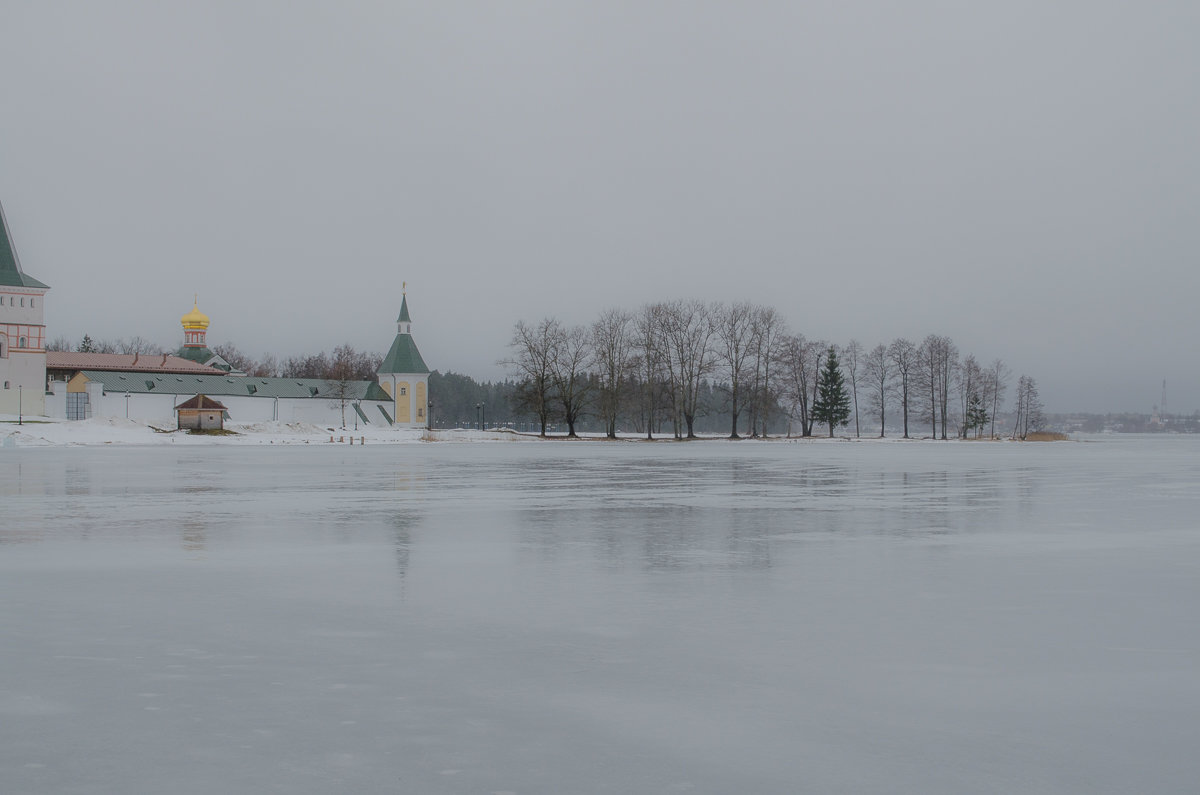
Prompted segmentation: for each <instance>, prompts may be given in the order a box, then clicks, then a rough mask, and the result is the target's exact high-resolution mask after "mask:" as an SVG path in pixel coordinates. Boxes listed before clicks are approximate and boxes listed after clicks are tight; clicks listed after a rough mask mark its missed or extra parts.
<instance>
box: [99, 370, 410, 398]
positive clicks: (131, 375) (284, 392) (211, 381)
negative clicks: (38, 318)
mask: <svg viewBox="0 0 1200 795" xmlns="http://www.w3.org/2000/svg"><path fill="white" fill-rule="evenodd" d="M80 372H82V373H83V374H84V376H86V377H87V379H88V380H89V381H92V382H94V383H99V384H103V385H104V391H105V392H130V393H133V394H146V395H151V394H156V393H162V394H169V395H195V394H205V395H209V396H214V395H229V396H239V395H240V396H242V397H245V396H252V397H263V398H318V399H325V400H329V399H332V397H333V392H334V385H333V384H331V383H330V382H329V381H325V380H323V379H321V378H254V377H252V376H232V375H170V374H166V375H155V374H151V373H138V372H132V371H128V372H119V371H113V370H81V371H80ZM347 386H348V389H347V394H346V399H347V400H391V398H389V397H388V394H387V392H385V391H384V390H383V387H381V386H379V384H378V383H376V382H375V381H350V382H349V383H348V385H347Z"/></svg>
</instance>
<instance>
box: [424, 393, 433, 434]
mask: <svg viewBox="0 0 1200 795" xmlns="http://www.w3.org/2000/svg"><path fill="white" fill-rule="evenodd" d="M425 430H428V431H432V430H433V401H432V400H428V401H426V403H425Z"/></svg>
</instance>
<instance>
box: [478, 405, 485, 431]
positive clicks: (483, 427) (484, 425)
mask: <svg viewBox="0 0 1200 795" xmlns="http://www.w3.org/2000/svg"><path fill="white" fill-rule="evenodd" d="M479 405H480V406H482V407H483V429H484V430H485V431H486V430H487V404H486V403H480V404H479Z"/></svg>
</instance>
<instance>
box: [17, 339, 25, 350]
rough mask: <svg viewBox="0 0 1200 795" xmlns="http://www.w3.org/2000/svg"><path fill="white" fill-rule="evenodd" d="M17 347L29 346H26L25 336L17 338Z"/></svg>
mask: <svg viewBox="0 0 1200 795" xmlns="http://www.w3.org/2000/svg"><path fill="white" fill-rule="evenodd" d="M17 347H18V348H24V347H27V346H26V339H25V338H24V337H21V338H20V339H18V340H17Z"/></svg>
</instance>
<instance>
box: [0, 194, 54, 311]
mask: <svg viewBox="0 0 1200 795" xmlns="http://www.w3.org/2000/svg"><path fill="white" fill-rule="evenodd" d="M0 286H3V287H37V288H39V289H42V290H48V289H50V287H49V285H46V284H42V283H41V282H39V281H38V280H37V279H35V278H33V277H32V276H26V275H25V273H24V272H23V271H22V270H21V260H20V259H18V258H17V249H16V247H15V246H13V242H12V233H10V232H9V231H8V219H7V218H5V217H4V205H2V204H0Z"/></svg>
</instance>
